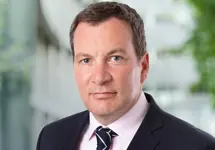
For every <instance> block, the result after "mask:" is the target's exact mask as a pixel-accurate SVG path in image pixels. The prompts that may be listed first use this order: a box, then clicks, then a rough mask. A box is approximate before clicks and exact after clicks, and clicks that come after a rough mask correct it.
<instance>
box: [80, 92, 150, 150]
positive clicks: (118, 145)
mask: <svg viewBox="0 0 215 150" xmlns="http://www.w3.org/2000/svg"><path fill="white" fill-rule="evenodd" d="M147 110H148V103H147V100H146V97H145V95H144V93H143V92H142V93H141V95H140V97H139V99H138V101H137V103H136V104H135V105H134V106H133V107H132V108H131V109H130V110H129V111H128V112H127V113H126V114H125V115H123V116H122V117H121V118H119V119H118V120H116V121H115V122H113V123H112V124H110V125H108V126H103V125H101V124H100V123H99V122H98V121H97V120H96V119H95V117H94V116H93V115H92V113H90V120H89V121H90V122H89V126H88V127H87V129H86V131H85V133H84V134H83V137H82V139H81V141H80V147H79V150H96V147H97V140H96V136H95V135H94V131H95V129H96V128H97V127H98V126H103V127H108V128H110V129H111V130H113V131H114V132H115V133H117V134H118V136H116V137H114V138H113V143H112V145H111V150H126V149H127V148H128V146H129V144H130V142H131V141H132V139H133V137H134V135H135V133H136V132H137V130H138V128H139V127H140V125H141V123H142V121H143V119H144V117H145V115H146V113H147Z"/></svg>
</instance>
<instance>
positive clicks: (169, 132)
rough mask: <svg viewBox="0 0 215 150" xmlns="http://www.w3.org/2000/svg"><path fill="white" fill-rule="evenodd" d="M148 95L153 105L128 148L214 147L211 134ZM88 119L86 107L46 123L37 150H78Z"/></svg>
mask: <svg viewBox="0 0 215 150" xmlns="http://www.w3.org/2000/svg"><path fill="white" fill-rule="evenodd" d="M145 95H146V99H147V101H148V103H149V104H150V107H149V110H148V112H147V114H146V116H145V118H144V120H143V121H142V124H141V126H140V127H139V129H138V131H137V133H136V134H135V136H134V138H133V140H132V141H131V143H130V145H129V147H128V150H215V139H214V138H213V137H212V136H211V135H209V134H207V133H205V132H203V131H201V130H199V129H197V128H195V127H194V126H192V125H190V124H188V123H186V122H184V121H182V120H180V119H178V118H176V117H174V116H172V115H170V114H168V113H166V112H164V111H163V110H161V109H160V108H159V107H158V106H157V105H156V103H155V101H154V99H153V97H152V96H151V95H149V94H146V93H145ZM88 123H89V112H88V111H84V112H81V113H78V114H75V115H72V116H69V117H67V118H64V119H61V120H59V121H56V122H53V123H51V124H49V125H47V126H45V127H44V128H43V129H42V131H41V133H40V136H39V138H38V143H37V150H77V149H78V146H79V143H80V140H81V137H82V136H81V135H82V134H83V133H84V130H85V128H86V127H87V125H88Z"/></svg>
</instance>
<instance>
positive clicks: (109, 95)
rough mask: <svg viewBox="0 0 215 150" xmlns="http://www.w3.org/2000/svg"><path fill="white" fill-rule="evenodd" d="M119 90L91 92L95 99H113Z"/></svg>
mask: <svg viewBox="0 0 215 150" xmlns="http://www.w3.org/2000/svg"><path fill="white" fill-rule="evenodd" d="M116 94H117V92H95V93H91V96H92V97H93V98H94V99H111V98H113V97H114V96H116Z"/></svg>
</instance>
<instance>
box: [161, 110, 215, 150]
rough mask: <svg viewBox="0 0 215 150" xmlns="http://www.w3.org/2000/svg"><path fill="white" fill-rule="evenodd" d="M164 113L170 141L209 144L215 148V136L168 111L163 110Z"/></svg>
mask: <svg viewBox="0 0 215 150" xmlns="http://www.w3.org/2000/svg"><path fill="white" fill-rule="evenodd" d="M163 114H164V120H165V121H164V123H165V125H164V128H165V130H164V131H166V132H165V134H166V135H167V137H169V141H173V142H174V141H177V142H179V143H184V144H185V143H186V144H187V145H196V146H197V145H198V147H204V146H208V145H209V146H213V148H215V138H214V137H213V136H212V135H210V134H209V133H207V132H205V131H203V130H201V129H199V128H197V127H195V126H194V125H192V124H190V123H188V122H186V121H184V120H182V119H180V118H178V117H176V116H173V115H171V114H169V113H167V112H163ZM167 131H168V132H167ZM176 137H177V138H176Z"/></svg>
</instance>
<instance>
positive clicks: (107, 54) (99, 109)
mask: <svg viewBox="0 0 215 150" xmlns="http://www.w3.org/2000/svg"><path fill="white" fill-rule="evenodd" d="M70 39H71V48H72V51H73V59H74V73H75V79H76V82H77V85H78V88H79V91H80V95H81V98H82V100H83V102H84V104H85V105H86V107H87V109H88V110H87V111H84V112H81V113H78V114H75V115H72V116H69V117H67V118H64V119H61V120H59V121H56V122H54V123H51V124H49V125H47V126H45V127H44V128H43V130H42V131H41V133H40V136H39V139H38V144H37V150H126V149H128V150H215V140H214V138H213V137H212V136H211V135H209V134H207V133H205V132H203V131H201V130H199V129H197V128H195V127H194V126H192V125H190V124H188V123H186V122H184V121H182V120H180V119H177V118H176V117H174V116H172V115H170V114H168V113H166V112H164V111H163V110H161V109H160V108H159V107H158V106H157V105H156V103H155V101H154V99H153V97H152V96H151V95H149V94H147V93H143V92H142V86H143V83H144V81H145V79H146V77H147V74H148V69H149V54H148V53H147V52H146V40H145V33H144V24H143V21H142V19H141V17H140V16H139V15H138V14H137V13H136V11H135V10H134V9H132V8H130V7H129V6H127V5H125V4H122V3H117V2H100V3H95V4H91V5H90V6H88V7H87V8H86V9H84V10H83V11H82V12H80V13H79V14H78V15H77V16H76V18H75V20H74V22H73V24H72V26H71V30H70Z"/></svg>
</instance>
